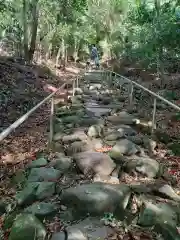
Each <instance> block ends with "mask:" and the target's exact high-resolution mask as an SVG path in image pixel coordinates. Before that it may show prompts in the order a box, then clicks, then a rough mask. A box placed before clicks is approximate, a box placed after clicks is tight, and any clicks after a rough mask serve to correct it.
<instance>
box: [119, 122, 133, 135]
mask: <svg viewBox="0 0 180 240" xmlns="http://www.w3.org/2000/svg"><path fill="white" fill-rule="evenodd" d="M118 132H119V133H121V135H122V136H126V137H127V136H135V135H137V132H136V131H135V130H134V129H133V128H132V127H131V126H128V125H123V124H122V125H119V126H118Z"/></svg>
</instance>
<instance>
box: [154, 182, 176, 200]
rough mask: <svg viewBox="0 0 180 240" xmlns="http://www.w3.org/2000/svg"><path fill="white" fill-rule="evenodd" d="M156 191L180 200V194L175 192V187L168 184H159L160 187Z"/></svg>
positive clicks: (161, 194) (166, 196) (169, 197)
mask: <svg viewBox="0 0 180 240" xmlns="http://www.w3.org/2000/svg"><path fill="white" fill-rule="evenodd" d="M154 192H155V193H157V194H159V195H160V196H163V197H165V198H168V199H171V200H174V201H178V202H179V201H180V196H179V195H178V194H177V193H175V191H174V189H173V188H172V187H171V186H169V185H168V184H164V185H161V186H159V188H157V189H155V190H154Z"/></svg>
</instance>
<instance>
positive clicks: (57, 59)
mask: <svg viewBox="0 0 180 240" xmlns="http://www.w3.org/2000/svg"><path fill="white" fill-rule="evenodd" d="M60 56H61V47H59V48H58V52H57V55H56V68H57V67H58V66H59V59H60Z"/></svg>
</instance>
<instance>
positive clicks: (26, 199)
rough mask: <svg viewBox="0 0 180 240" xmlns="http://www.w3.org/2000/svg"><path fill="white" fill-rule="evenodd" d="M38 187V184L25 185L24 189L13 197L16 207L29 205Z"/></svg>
mask: <svg viewBox="0 0 180 240" xmlns="http://www.w3.org/2000/svg"><path fill="white" fill-rule="evenodd" d="M38 186H39V183H38V182H33V183H27V185H26V186H25V187H24V189H23V190H22V191H20V192H18V193H17V194H16V196H15V199H16V201H17V204H18V205H27V204H31V203H32V202H33V201H34V200H35V196H36V190H37V188H38Z"/></svg>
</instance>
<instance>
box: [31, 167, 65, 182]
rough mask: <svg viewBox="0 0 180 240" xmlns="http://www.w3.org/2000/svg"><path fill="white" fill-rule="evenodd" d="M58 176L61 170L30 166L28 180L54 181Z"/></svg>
mask: <svg viewBox="0 0 180 240" xmlns="http://www.w3.org/2000/svg"><path fill="white" fill-rule="evenodd" d="M60 176H61V172H60V171H59V170H56V169H54V168H45V167H42V168H32V169H31V171H30V174H29V177H28V182H43V181H56V180H58V179H59V177H60Z"/></svg>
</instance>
